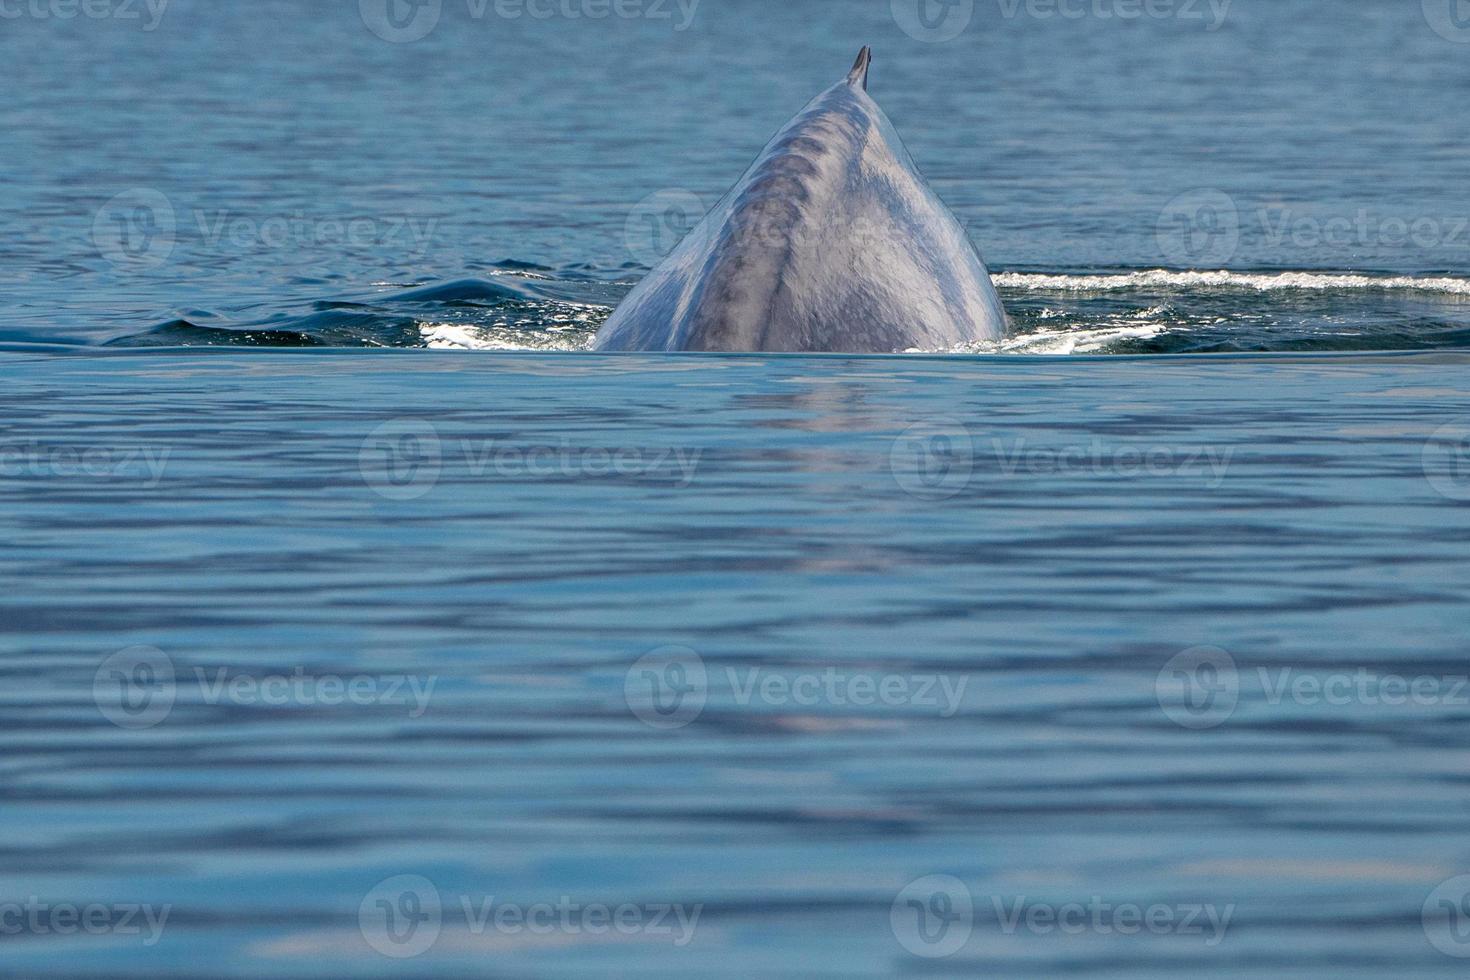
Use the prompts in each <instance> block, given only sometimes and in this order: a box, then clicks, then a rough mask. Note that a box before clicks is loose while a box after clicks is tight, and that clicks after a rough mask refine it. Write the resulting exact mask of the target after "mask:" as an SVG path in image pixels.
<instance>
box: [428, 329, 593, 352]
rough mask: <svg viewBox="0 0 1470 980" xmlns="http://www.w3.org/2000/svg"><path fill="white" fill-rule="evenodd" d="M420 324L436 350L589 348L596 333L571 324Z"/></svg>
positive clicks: (429, 343) (430, 344)
mask: <svg viewBox="0 0 1470 980" xmlns="http://www.w3.org/2000/svg"><path fill="white" fill-rule="evenodd" d="M418 327H419V336H421V337H422V338H423V340H424V343H425V345H427V346H428V347H430V348H432V349H434V350H504V351H562V350H567V351H570V350H586V349H587V347H588V345H589V344H590V343H591V342H592V336H593V335H592V334H591V333H590V332H589V331H587V330H584V329H575V328H570V327H552V328H550V329H549V330H544V331H536V332H535V333H532V332H531V331H529V330H521V329H517V328H514V327H482V326H466V325H464V324H458V323H420V324H419V325H418Z"/></svg>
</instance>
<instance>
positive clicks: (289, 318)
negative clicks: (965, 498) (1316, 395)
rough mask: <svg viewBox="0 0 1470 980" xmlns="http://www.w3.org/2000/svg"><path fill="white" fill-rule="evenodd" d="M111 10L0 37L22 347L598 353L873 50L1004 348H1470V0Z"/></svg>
mask: <svg viewBox="0 0 1470 980" xmlns="http://www.w3.org/2000/svg"><path fill="white" fill-rule="evenodd" d="M33 2H34V3H39V4H41V6H40V7H39V8H37V9H39V10H40V11H42V12H45V13H47V16H44V17H36V16H31V15H30V14H29V11H30V10H31V8H30V7H29V6H26V5H28V4H31V3H33ZM63 2H68V0H63ZM88 2H89V4H93V5H97V4H101V5H102V6H101V7H99V8H97V9H99V10H102V11H105V10H113V11H114V12H115V13H118V14H121V13H132V14H136V15H137V18H136V19H124V18H122V17H119V16H114V17H110V18H103V19H92V18H89V17H88V16H86V15H85V14H79V15H78V16H76V17H74V18H72V19H58V18H57V17H55V16H53V15H51V14H50V12H49V3H50V0H10V3H11V4H12V6H13V7H14V9H16V10H17V11H20V12H23V13H25V14H26V15H24V16H20V17H16V18H0V51H3V54H4V58H5V63H6V64H7V66H8V67H9V74H10V76H11V77H12V78H13V79H15V81H16V84H15V85H13V86H12V88H13V91H12V93H11V95H10V97H9V98H8V99H6V100H5V105H4V106H3V107H0V128H3V131H4V133H5V136H4V140H3V143H0V147H3V149H0V152H3V158H0V159H3V162H4V165H5V174H6V188H5V189H6V198H7V201H6V207H5V209H4V212H3V217H0V220H3V221H4V225H3V227H0V288H3V290H4V292H3V295H4V299H5V302H4V304H3V307H0V337H5V338H10V339H27V340H36V341H42V342H51V343H103V342H108V341H121V342H125V343H133V344H137V343H142V344H163V345H173V344H261V343H266V344H287V345H300V344H313V345H315V344H326V345H341V344H362V345H370V346H381V345H386V346H413V345H426V344H427V345H436V346H465V347H492V348H500V347H507V346H508V347H519V348H532V349H545V348H554V349H576V348H578V347H581V346H583V345H585V343H586V342H587V340H588V339H589V338H590V335H591V333H592V331H593V330H594V329H595V327H596V325H597V324H598V323H599V322H600V321H601V319H602V318H603V317H605V316H606V313H607V310H608V309H609V308H610V307H611V306H612V305H613V304H615V303H616V301H617V299H618V297H619V296H621V295H622V294H623V293H624V292H625V291H626V290H627V289H628V288H629V287H630V285H631V284H632V283H633V282H635V281H636V280H637V278H638V277H639V276H640V275H641V274H642V272H643V271H645V270H646V268H647V267H648V266H650V265H651V264H652V263H653V262H655V261H657V259H658V257H659V256H660V255H661V254H662V253H663V252H664V251H666V250H667V249H668V248H669V247H671V246H672V245H673V243H674V242H675V241H677V239H678V237H679V235H680V234H681V233H682V232H683V231H684V230H686V229H687V228H688V227H690V226H691V225H692V224H693V222H694V220H695V219H697V217H698V215H699V213H700V209H701V208H702V207H707V206H709V205H711V204H712V203H713V202H714V201H715V200H716V199H717V198H718V196H719V195H720V194H721V193H723V192H724V190H725V189H726V188H728V187H729V185H730V184H731V183H733V182H734V180H735V179H736V178H737V177H738V176H739V174H740V173H741V171H742V170H743V169H744V168H745V167H746V165H747V164H748V163H749V162H750V160H751V159H752V158H753V157H754V156H755V154H756V153H757V151H758V150H759V149H760V148H761V146H762V145H763V144H764V142H765V141H766V139H767V138H768V137H769V136H770V135H771V133H773V132H774V131H775V130H776V129H777V128H779V127H780V125H781V124H782V123H784V122H785V121H786V120H787V118H788V117H789V116H790V115H791V114H792V113H794V112H795V111H796V110H797V109H799V108H800V107H801V106H802V105H803V104H804V103H805V102H806V101H807V99H809V98H810V97H811V96H812V95H813V94H815V93H816V92H817V91H819V90H821V89H822V88H825V87H826V86H827V85H829V84H831V82H832V80H833V79H835V78H837V77H840V75H841V74H842V73H844V72H845V71H846V69H847V67H848V66H849V65H850V64H851V61H852V57H853V54H854V53H855V52H856V50H857V48H858V47H859V46H860V45H861V44H863V43H871V44H872V45H874V47H875V52H876V55H875V57H876V61H875V67H874V69H873V76H872V86H871V87H872V92H873V95H874V97H875V98H877V99H878V101H879V102H880V103H881V104H882V105H883V106H884V107H885V108H886V109H887V110H888V112H889V114H890V115H891V116H892V118H893V120H894V123H895V125H896V126H897V127H898V129H899V131H900V132H901V133H902V134H903V136H904V138H905V139H906V141H907V143H908V145H909V148H910V150H911V151H912V153H913V155H914V157H915V159H916V160H917V161H918V162H919V164H920V166H921V167H922V168H923V170H924V171H925V173H926V174H927V175H928V176H929V177H930V178H931V180H932V182H933V184H934V186H935V188H936V189H937V190H938V191H939V193H940V194H941V196H943V197H944V198H945V199H946V200H947V202H948V203H949V204H950V205H951V206H952V207H953V209H954V210H955V211H956V213H957V214H958V215H959V216H960V218H961V219H962V220H963V221H964V222H965V224H966V226H967V228H968V229H969V230H970V233H971V236H972V237H973V238H974V240H975V241H976V243H977V244H978V245H979V247H980V248H981V250H982V252H983V253H984V255H985V256H986V258H987V260H988V261H989V262H990V264H991V266H992V268H993V269H995V270H997V271H998V272H1000V273H1001V275H1000V276H999V285H1000V286H1001V291H1002V294H1003V297H1004V299H1005V301H1006V303H1007V306H1008V308H1009V309H1010V311H1011V313H1012V315H1013V316H1014V317H1015V319H1016V324H1017V327H1018V331H1019V335H1018V337H1017V339H1016V340H1014V341H1012V342H1009V343H1007V344H1006V345H1004V346H1003V347H1002V348H1001V349H1002V350H1003V351H1007V352H1014V351H1029V352H1033V353H1056V352H1064V353H1065V352H1073V351H1087V352H1099V353H1154V352H1186V351H1221V350H1335V349H1354V350H1356V349H1376V350H1384V349H1407V348H1444V347H1459V346H1464V344H1465V342H1466V336H1467V334H1466V331H1467V329H1470V197H1467V195H1466V193H1465V175H1466V165H1467V151H1466V146H1467V145H1470V117H1467V114H1466V113H1465V112H1463V111H1462V110H1463V107H1464V104H1465V101H1466V98H1467V95H1470V69H1467V64H1466V57H1467V52H1470V45H1467V44H1464V43H1456V41H1457V40H1458V41H1464V39H1465V34H1466V33H1467V31H1466V30H1463V29H1460V28H1457V27H1456V26H1455V23H1456V22H1455V21H1453V20H1451V19H1449V18H1450V15H1451V14H1452V13H1453V12H1454V10H1453V9H1452V8H1451V6H1450V2H1451V0H1427V5H1428V7H1429V13H1426V10H1425V9H1423V5H1422V4H1421V2H1420V0H1395V2H1368V0H1352V2H1339V3H1325V2H1320V0H1272V2H1269V3H1267V2H1264V0H1234V2H1230V3H1226V2H1225V0H1215V3H1214V4H1213V5H1211V4H1210V3H1208V2H1206V0H1198V2H1196V0H1172V2H1162V0H1161V2H1158V3H1151V4H1150V5H1149V7H1148V8H1146V10H1147V11H1153V12H1154V13H1147V12H1146V13H1145V15H1144V16H1141V17H1134V18H1131V19H1129V18H1126V17H1124V18H1120V17H1117V16H1112V15H1113V14H1114V13H1115V12H1121V13H1123V14H1127V13H1128V12H1129V11H1130V10H1131V9H1133V5H1134V4H1135V2H1136V0H1085V2H1084V0H1064V2H1063V4H1062V6H1061V7H1060V8H1055V6H1054V5H1055V0H976V2H974V3H973V4H972V5H971V7H972V10H971V12H970V14H969V20H968V21H967V22H966V21H965V20H964V19H963V15H964V13H965V9H966V8H965V7H964V5H961V6H959V7H956V8H953V9H952V10H951V13H950V16H951V17H952V18H957V19H953V20H950V21H948V22H946V21H945V20H943V19H942V18H938V17H931V18H930V21H929V22H930V23H933V24H935V25H937V26H936V27H934V28H933V29H928V28H924V27H923V24H924V21H921V20H918V19H916V18H915V16H913V14H914V10H913V9H909V11H908V14H907V15H904V16H901V17H896V16H895V14H894V7H893V5H892V4H891V3H890V2H889V0H862V2H843V3H800V4H781V3H774V2H761V0H699V2H697V3H694V0H684V2H685V4H686V5H685V6H684V7H682V8H681V7H680V6H679V5H678V3H676V0H619V4H620V7H618V8H617V9H618V10H622V11H624V12H625V13H626V14H634V13H637V14H640V16H617V15H616V14H615V13H614V15H612V16H608V17H606V18H603V19H591V18H588V17H578V18H568V17H565V16H562V15H561V14H560V13H557V12H558V11H560V10H561V9H563V5H564V4H571V5H572V6H571V7H570V8H569V9H572V10H573V11H576V12H580V11H581V10H582V7H581V4H582V3H583V2H584V0H528V2H529V3H530V6H529V7H526V6H525V3H526V2H527V0H485V2H480V0H442V2H441V0H432V2H431V3H430V6H428V7H424V8H422V9H421V10H420V15H421V17H422V18H423V19H421V20H418V21H415V20H413V19H412V17H406V18H405V19H404V20H403V21H402V23H404V24H405V25H406V27H405V28H404V29H403V31H401V32H400V31H396V30H394V29H392V28H391V23H392V22H391V21H389V20H386V19H385V18H384V16H383V13H382V10H381V8H382V5H383V3H384V2H386V0H377V4H378V6H377V7H375V6H374V3H373V2H369V3H368V5H367V8H366V9H367V10H368V11H369V14H368V15H367V17H366V20H368V21H371V22H373V23H374V25H375V26H376V27H378V28H379V30H380V32H382V33H384V34H387V35H388V36H391V37H412V36H414V35H415V34H417V33H418V32H419V31H420V30H424V29H429V28H430V27H432V29H429V30H428V33H427V34H426V35H425V36H423V37H422V38H420V39H418V40H413V41H404V42H401V43H389V42H387V41H384V40H382V39H381V38H380V37H379V36H378V35H376V34H374V33H373V32H371V31H370V30H368V29H367V27H365V17H364V16H363V14H362V10H361V9H360V5H359V4H358V3H356V2H353V0H334V2H330V3H305V2H286V0H261V2H254V3H249V4H228V5H226V4H217V3H210V2H207V0H171V2H168V3H166V4H165V5H164V6H163V8H162V11H161V13H160V14H159V15H158V16H156V17H155V16H154V15H153V14H152V13H150V8H149V7H147V6H146V5H145V4H146V2H147V0H88ZM159 2H161V0H153V3H154V4H155V5H156V4H157V3H159ZM598 2H599V0H592V3H593V6H592V7H591V8H588V9H590V10H592V11H593V12H596V11H597V10H598V9H599V8H598V7H597V6H596V5H597V3H598ZM914 2H915V0H898V5H897V9H898V11H899V13H900V14H903V11H904V9H905V6H906V5H907V7H909V8H913V4H914ZM125 3H126V4H128V5H129V6H128V7H123V6H122V5H123V4H125ZM400 3H401V6H402V8H403V9H404V10H406V11H409V12H412V11H413V10H414V9H415V8H414V7H413V6H412V5H410V4H409V3H406V2H401V0H394V4H395V6H397V5H399V4H400ZM689 3H694V7H693V12H692V15H691V14H689V13H687V11H688V10H689V7H688V4H689ZM109 4H110V6H109ZM436 4H437V7H436V6H435V5H436ZM926 4H930V0H926ZM1436 5H1438V6H1439V7H1443V8H1444V9H1443V11H1442V14H1443V17H1440V16H1439V15H1438V14H1437V13H1435V11H1436V10H1437V6H1436ZM7 9H10V8H7ZM153 9H155V10H156V9H157V8H156V6H155V8H153ZM436 9H437V11H438V12H437V19H435V17H434V16H433V15H434V12H435V10H436ZM609 9H611V8H609ZM926 9H928V10H929V13H930V14H934V12H935V11H936V10H938V11H941V12H942V11H943V10H944V8H943V7H941V6H940V5H938V4H937V3H933V4H931V5H930V6H929V7H927V8H926ZM1054 9H1055V10H1059V11H1060V12H1056V13H1054V14H1053V15H1051V16H1041V15H1045V14H1047V13H1048V12H1051V11H1053V10H1054ZM374 10H378V13H376V14H374V13H373V11H374ZM497 11H504V12H505V13H506V14H508V15H516V16H504V15H501V14H499V13H497ZM547 11H551V12H553V13H555V14H556V15H555V16H552V17H550V18H538V17H536V16H532V13H533V12H535V13H538V14H541V13H545V12H547ZM1099 11H1100V12H1101V13H1103V14H1106V15H1108V16H1099V15H1098V12H1099ZM1078 13H1082V14H1084V16H1081V17H1077V16H1075V15H1076V14H1078ZM1064 14H1065V15H1064ZM1429 14H1434V16H1430V15H1429ZM900 20H902V21H903V22H904V23H905V24H906V25H907V26H908V27H909V28H910V29H911V30H912V31H913V32H914V33H915V34H917V35H919V36H921V37H942V36H943V35H944V34H946V33H948V32H949V31H950V30H952V29H954V28H955V27H957V26H959V25H960V24H964V25H965V26H964V30H963V31H962V32H960V33H959V34H958V35H957V36H955V37H953V38H952V39H950V40H948V41H924V40H916V39H915V37H912V36H910V35H909V34H908V33H905V31H904V30H903V29H901V28H900V26H899V21H900ZM150 26H152V27H153V29H152V30H149V29H148V28H149V27H150ZM1436 27H1438V29H1439V31H1438V32H1437V31H1436V29H1435V28H1436ZM1441 32H1442V33H1441ZM1452 39H1453V40H1452ZM119 195H121V196H119ZM1158 269H1164V270H1171V271H1172V272H1175V273H1177V272H1179V271H1187V270H1203V271H1218V270H1221V269H1228V270H1231V272H1232V274H1231V275H1226V276H1217V277H1214V278H1212V279H1204V280H1201V279H1199V278H1197V277H1189V276H1179V275H1170V274H1162V273H1161V274H1154V275H1151V276H1146V277H1143V278H1138V277H1137V276H1134V277H1131V278H1130V277H1128V276H1127V275H1126V274H1127V273H1130V272H1133V273H1137V272H1140V271H1142V272H1148V271H1151V270H1158ZM1283 272H1284V273H1348V274H1353V277H1352V278H1348V279H1341V278H1335V277H1331V276H1328V277H1323V276H1321V275H1287V276H1285V277H1282V276H1281V275H1280V274H1281V273H1283ZM1120 273H1121V274H1124V275H1123V277H1122V278H1116V277H1113V278H1108V279H1098V278H1096V276H1097V275H1099V274H1120ZM465 279H472V280H477V282H475V283H471V284H470V285H469V288H467V289H465V288H461V289H450V290H447V291H446V290H444V289H443V288H442V287H443V286H444V284H445V283H454V282H457V281H460V280H465ZM1415 280H1426V281H1417V282H1416V281H1415ZM422 286H428V287H431V292H430V293H428V294H427V295H419V296H417V298H416V297H415V294H414V293H412V292H408V289H409V288H410V287H422Z"/></svg>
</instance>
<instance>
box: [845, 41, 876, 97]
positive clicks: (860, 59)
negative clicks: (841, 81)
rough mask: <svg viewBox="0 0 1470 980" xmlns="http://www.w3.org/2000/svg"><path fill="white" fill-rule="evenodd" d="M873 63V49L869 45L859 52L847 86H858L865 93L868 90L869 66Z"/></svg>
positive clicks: (848, 75) (848, 74)
mask: <svg viewBox="0 0 1470 980" xmlns="http://www.w3.org/2000/svg"><path fill="white" fill-rule="evenodd" d="M872 63H873V49H872V48H870V47H868V46H867V45H864V46H863V49H862V50H861V51H859V52H858V56H857V61H855V62H853V63H852V71H850V72H848V73H847V84H849V85H856V86H858V87H859V88H861V89H862V90H863V91H864V92H866V91H867V90H868V66H869V65H870V64H872Z"/></svg>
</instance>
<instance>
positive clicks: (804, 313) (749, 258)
mask: <svg viewBox="0 0 1470 980" xmlns="http://www.w3.org/2000/svg"><path fill="white" fill-rule="evenodd" d="M871 60H872V53H871V50H870V49H869V48H863V50H862V51H861V53H859V55H858V58H857V63H856V64H854V65H853V67H852V71H851V72H850V73H849V74H848V76H847V77H846V78H844V79H843V80H842V81H840V82H838V83H837V84H836V85H834V86H832V87H831V88H829V89H827V90H826V91H825V92H823V93H822V94H821V95H818V96H817V97H816V98H815V99H813V100H812V101H811V102H810V103H809V104H808V105H807V107H806V108H805V109H803V110H802V111H801V112H800V113H798V114H797V115H796V117H795V118H793V119H792V120H791V121H790V122H789V123H787V124H786V126H785V127H784V128H782V129H781V131H780V132H778V133H777V134H776V135H775V137H774V138H772V140H771V142H770V143H768V144H767V145H766V148H765V149H764V150H763V151H761V155H760V156H759V157H758V158H757V159H756V161H755V163H754V164H752V165H751V167H750V169H749V170H747V171H746V172H745V176H743V177H741V178H740V180H739V182H738V183H736V185H735V186H734V187H732V188H731V189H730V190H729V192H728V193H726V194H725V196H724V197H723V198H721V199H720V202H719V203H718V204H716V205H715V207H714V208H713V210H711V211H710V212H709V214H707V215H705V217H704V218H703V220H701V221H700V222H699V224H698V225H696V226H695V228H694V229H693V230H692V231H691V232H690V233H689V234H688V235H687V236H685V238H684V239H683V240H682V241H681V242H680V243H679V244H678V245H677V246H675V248H674V250H673V251H672V252H670V253H669V254H668V256H667V257H665V258H664V260H663V261H662V262H661V263H660V264H659V266H658V267H657V268H655V269H654V270H653V271H652V272H650V273H649V274H648V275H647V276H646V277H644V279H643V280H642V281H641V282H639V283H638V285H637V286H635V287H634V288H633V290H632V292H630V293H629V294H628V295H627V297H626V298H625V299H624V300H623V301H622V303H621V304H619V305H618V308H617V309H616V310H614V311H613V313H612V316H610V317H609V318H608V320H607V322H606V323H604V324H603V325H602V328H601V329H600V330H599V331H598V333H597V338H596V340H595V341H594V342H593V348H594V349H595V350H604V351H814V352H817V351H826V352H836V353H890V352H894V351H905V350H915V349H917V350H942V349H950V348H954V347H958V346H960V345H963V344H967V343H974V342H978V341H988V340H998V339H1000V338H1001V337H1003V336H1004V335H1005V333H1006V316H1005V310H1004V309H1003V308H1002V306H1001V303H1000V297H999V296H997V295H996V292H995V285H994V284H993V283H992V282H991V281H990V274H989V272H987V271H986V268H985V263H984V262H983V261H982V260H981V258H980V255H979V254H978V253H977V252H976V251H975V247H974V245H973V244H972V243H971V242H970V239H969V236H968V235H966V233H965V230H964V229H963V228H962V227H961V226H960V223H959V222H958V221H956V220H955V217H954V215H953V214H951V213H950V210H949V209H948V208H947V207H945V206H944V202H943V201H941V200H940V199H939V197H938V195H936V194H935V193H934V192H933V191H932V190H930V188H929V186H928V184H926V183H925V182H924V179H923V177H921V176H920V175H919V172H918V170H917V169H916V168H915V166H914V163H913V160H911V159H910V158H909V155H908V151H907V150H905V149H904V146H903V143H902V141H900V140H899V138H898V134H897V133H896V132H895V131H894V129H893V125H892V123H890V122H889V121H888V117H887V116H885V115H884V114H883V110H882V109H880V108H879V107H878V104H877V103H876V102H874V101H873V100H872V99H871V98H870V97H869V96H868V92H867V88H868V66H869V64H870V62H871Z"/></svg>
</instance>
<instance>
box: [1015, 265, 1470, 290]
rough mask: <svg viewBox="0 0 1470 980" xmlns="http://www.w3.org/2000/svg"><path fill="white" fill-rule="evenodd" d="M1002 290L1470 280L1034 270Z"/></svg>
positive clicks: (1387, 285)
mask: <svg viewBox="0 0 1470 980" xmlns="http://www.w3.org/2000/svg"><path fill="white" fill-rule="evenodd" d="M991 278H992V279H993V280H994V281H995V284H996V286H998V287H1000V288H1002V289H1019V290H1032V291H1038V292H1040V291H1046V292H1108V291H1112V290H1121V289H1148V288H1154V289H1159V288H1162V289H1190V288H1199V287H1212V288H1216V289H1249V290H1256V291H1258V292H1273V291H1276V290H1285V289H1300V290H1318V291H1325V290H1347V289H1376V290H1389V291H1395V292H1424V293H1449V294H1453V295H1457V296H1470V279H1458V278H1453V277H1447V276H1441V277H1424V278H1420V277H1415V276H1365V275H1356V274H1339V273H1323V272H1273V273H1264V272H1263V273H1252V272H1230V271H1227V270H1220V271H1218V272H1179V271H1175V270H1172V269H1148V270H1141V271H1137V272H1116V273H1103V274H1097V275H1052V274H1049V273H1032V272H1001V273H997V274H995V275H994V276H992V277H991Z"/></svg>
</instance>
